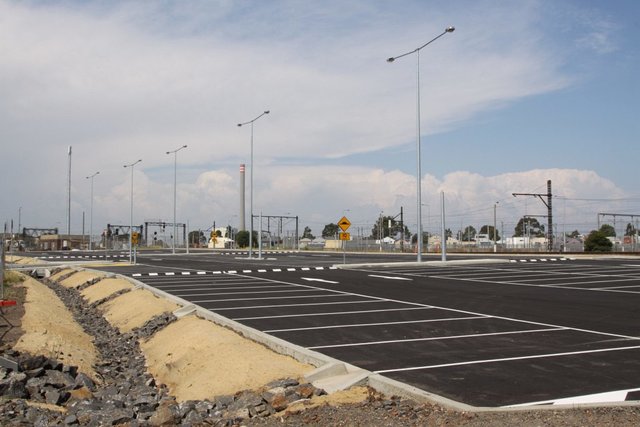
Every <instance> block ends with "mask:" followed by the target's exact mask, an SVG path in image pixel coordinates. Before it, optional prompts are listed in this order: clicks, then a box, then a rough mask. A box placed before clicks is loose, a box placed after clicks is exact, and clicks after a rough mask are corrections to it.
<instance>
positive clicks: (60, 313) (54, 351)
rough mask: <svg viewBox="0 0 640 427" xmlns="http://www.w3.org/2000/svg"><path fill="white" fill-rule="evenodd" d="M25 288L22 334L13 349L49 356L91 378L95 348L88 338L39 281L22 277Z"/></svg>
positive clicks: (93, 374)
mask: <svg viewBox="0 0 640 427" xmlns="http://www.w3.org/2000/svg"><path fill="white" fill-rule="evenodd" d="M23 286H24V287H25V288H26V290H27V295H26V300H25V303H24V308H25V314H24V317H23V318H22V326H21V328H22V330H23V331H24V334H23V335H22V337H21V338H20V340H19V341H18V343H17V344H16V345H15V347H14V348H15V349H16V350H18V351H21V352H28V353H31V354H43V355H45V356H49V357H53V358H56V359H58V360H59V361H61V362H63V363H64V364H66V365H76V366H78V369H79V370H80V371H81V372H83V373H85V374H86V375H88V376H90V377H91V378H93V379H94V380H95V378H96V375H95V372H94V370H93V368H92V366H93V364H94V363H95V362H96V360H97V352H96V350H95V348H94V346H93V342H92V338H91V337H90V336H89V335H87V334H86V333H85V332H84V331H83V330H82V328H81V327H80V325H78V324H77V323H76V322H75V320H74V319H73V317H72V316H71V314H70V313H69V311H68V310H67V308H66V307H65V306H64V304H63V303H62V301H60V299H59V298H58V296H57V295H56V294H55V293H54V292H53V291H52V290H51V289H49V288H48V287H47V286H45V285H43V284H42V283H40V282H38V281H36V280H34V279H31V278H29V277H25V281H24V282H23Z"/></svg>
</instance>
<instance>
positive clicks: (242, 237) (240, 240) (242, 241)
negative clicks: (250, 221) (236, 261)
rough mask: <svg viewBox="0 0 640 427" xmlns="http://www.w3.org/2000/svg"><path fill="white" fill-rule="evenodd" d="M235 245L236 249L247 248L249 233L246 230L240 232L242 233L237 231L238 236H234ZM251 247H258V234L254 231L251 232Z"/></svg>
mask: <svg viewBox="0 0 640 427" xmlns="http://www.w3.org/2000/svg"><path fill="white" fill-rule="evenodd" d="M236 243H237V244H238V247H240V248H246V247H248V246H249V231H248V230H242V231H238V234H236ZM252 243H253V247H254V248H257V247H258V232H257V231H256V230H253V242H252Z"/></svg>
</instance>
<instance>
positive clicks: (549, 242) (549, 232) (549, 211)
mask: <svg viewBox="0 0 640 427" xmlns="http://www.w3.org/2000/svg"><path fill="white" fill-rule="evenodd" d="M511 194H512V195H513V197H518V196H531V197H537V198H538V199H540V201H542V203H544V205H545V206H546V207H547V227H548V228H547V245H548V250H549V252H551V251H552V250H553V210H552V208H551V200H552V195H551V180H547V193H546V194H542V193H511ZM543 197H546V198H547V200H546V201H545V200H544V199H543Z"/></svg>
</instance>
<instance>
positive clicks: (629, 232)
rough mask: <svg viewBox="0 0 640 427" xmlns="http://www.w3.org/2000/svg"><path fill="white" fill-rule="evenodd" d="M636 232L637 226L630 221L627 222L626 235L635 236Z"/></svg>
mask: <svg viewBox="0 0 640 427" xmlns="http://www.w3.org/2000/svg"><path fill="white" fill-rule="evenodd" d="M636 232H637V230H636V227H635V226H634V225H633V224H631V223H628V224H627V229H626V230H625V232H624V235H625V236H635V235H636Z"/></svg>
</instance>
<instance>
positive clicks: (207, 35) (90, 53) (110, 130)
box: [0, 0, 640, 234]
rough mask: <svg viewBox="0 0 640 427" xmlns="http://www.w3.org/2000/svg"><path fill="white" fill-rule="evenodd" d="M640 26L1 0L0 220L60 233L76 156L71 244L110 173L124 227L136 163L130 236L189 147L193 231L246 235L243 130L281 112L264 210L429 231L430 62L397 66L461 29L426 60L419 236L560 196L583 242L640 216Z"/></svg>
mask: <svg viewBox="0 0 640 427" xmlns="http://www.w3.org/2000/svg"><path fill="white" fill-rule="evenodd" d="M639 17H640V3H638V2H636V1H631V0H629V1H623V0H615V1H577V0H576V1H569V0H567V1H550V0H540V1H518V2H513V1H456V2H448V3H446V4H444V2H437V1H398V2H384V1H326V2H303V1H269V2H262V1H223V0H220V1H179V2H178V1H175V2H171V1H166V2H136V1H126V2H117V1H109V2H101V1H94V2H92V1H83V2H76V1H56V2H53V1H26V2H25V1H20V2H18V1H9V0H0V90H1V91H2V94H3V96H2V97H0V140H2V158H3V159H5V162H4V163H5V167H4V168H2V170H1V171H0V178H1V179H2V190H3V191H2V192H3V203H2V206H1V207H0V216H1V218H2V219H3V220H4V221H7V220H10V219H14V220H15V221H16V222H17V211H18V207H22V212H23V219H24V220H23V225H27V226H33V227H49V226H59V227H60V226H61V225H62V224H64V223H65V215H66V162H67V158H66V152H67V146H68V145H72V146H73V147H74V148H73V149H74V157H73V168H72V169H73V174H72V229H74V230H76V231H79V230H80V227H81V220H80V218H81V215H82V212H83V211H84V212H85V213H86V214H87V215H88V209H89V186H88V182H87V180H86V179H85V176H88V175H90V174H92V173H93V172H95V171H98V170H99V171H100V172H101V174H100V175H99V176H98V177H97V178H96V181H95V183H96V185H95V199H94V222H95V223H96V224H100V227H102V226H103V225H104V224H106V223H119V222H126V221H127V220H128V207H129V206H128V200H129V193H128V192H129V175H128V173H126V171H125V170H124V169H123V168H122V165H124V164H125V163H131V162H133V161H135V160H136V159H138V158H142V159H143V162H142V163H141V164H140V165H139V166H137V168H138V169H136V175H135V182H136V186H135V193H136V196H135V200H136V213H137V215H136V221H135V222H137V223H140V222H143V221H144V220H151V219H163V220H170V219H171V218H172V212H173V206H172V201H173V198H172V195H173V187H172V186H173V163H172V158H170V157H169V156H167V155H166V154H165V152H166V151H169V150H172V149H174V148H177V147H179V146H181V145H182V144H188V146H189V147H188V149H186V150H183V151H181V152H180V156H179V174H178V183H179V197H178V202H179V208H178V212H179V214H178V216H179V218H178V220H179V221H182V222H186V221H189V222H190V224H192V225H193V226H194V227H207V226H209V225H210V224H211V223H212V221H213V220H217V223H218V224H220V223H232V224H233V225H237V223H238V215H239V211H238V205H239V189H238V185H239V184H238V172H237V171H238V165H239V164H240V163H247V164H249V150H248V145H249V130H248V129H247V128H240V129H239V128H237V126H236V124H237V123H238V122H244V121H248V120H251V119H252V118H254V117H256V116H257V115H258V114H260V113H261V112H262V111H263V110H265V109H269V110H271V114H269V116H266V117H264V118H261V119H260V121H259V122H256V126H255V129H254V130H255V169H254V171H255V193H254V197H255V209H254V210H255V211H256V213H257V212H258V211H260V210H261V211H263V212H264V213H265V214H269V215H281V214H286V213H289V214H294V215H299V216H300V218H301V225H302V226H305V225H309V226H311V227H312V229H313V230H314V232H315V233H316V234H318V233H320V231H321V230H322V228H323V226H324V224H327V223H329V222H335V221H337V220H338V219H339V218H340V217H341V216H342V215H343V214H344V213H345V212H349V215H350V219H351V220H352V223H354V224H357V225H358V226H361V227H365V228H366V227H369V228H370V227H371V225H372V224H373V222H375V220H376V218H377V216H378V215H379V214H380V212H384V213H385V214H394V215H395V214H396V213H397V212H398V211H399V209H400V206H403V207H404V211H405V213H406V215H407V217H406V218H407V223H408V225H409V228H410V229H412V230H413V231H415V223H416V215H415V210H416V209H415V203H416V201H415V199H416V198H415V173H416V168H415V124H416V108H415V94H416V87H415V76H416V68H415V55H412V56H408V57H405V58H402V59H400V60H398V61H396V62H394V63H392V64H389V63H387V62H386V61H385V59H386V58H387V57H389V56H394V55H398V54H401V53H404V52H407V51H410V50H412V49H414V48H416V47H418V46H420V45H422V44H423V43H424V42H426V41H428V40H429V39H431V38H433V37H434V36H436V35H438V34H439V33H440V32H442V31H443V30H444V28H445V27H447V26H449V25H454V26H455V27H456V31H455V32H454V33H451V34H446V35H445V36H444V37H442V38H441V39H439V40H437V41H436V42H435V43H434V44H432V45H430V46H428V47H427V48H425V49H424V50H423V51H422V52H421V63H420V74H421V95H422V96H421V108H422V111H421V119H422V120H421V126H422V147H423V150H422V151H423V199H424V202H425V204H427V205H428V209H427V211H428V215H429V217H430V218H429V219H428V220H427V219H426V218H425V219H424V221H425V222H427V223H428V225H429V226H430V227H431V228H432V229H434V230H435V229H437V221H439V217H438V218H436V217H437V214H436V213H435V212H438V211H439V207H438V206H439V193H440V192H441V191H444V192H445V195H446V200H447V211H448V212H450V214H451V218H452V220H451V222H452V224H453V225H452V226H451V228H452V229H454V231H455V230H457V228H460V225H459V224H458V223H460V222H462V225H463V226H464V225H467V223H468V224H470V225H473V226H474V227H476V228H479V227H480V226H482V225H484V224H486V223H487V222H489V221H490V219H492V215H493V210H492V207H493V204H494V203H495V202H496V201H499V202H500V204H499V205H500V209H499V213H498V215H499V221H501V222H504V223H505V224H506V225H505V229H506V230H507V234H509V231H508V230H509V229H512V228H513V226H514V225H515V223H516V222H517V220H518V218H519V217H520V216H522V215H524V214H532V213H539V212H538V210H540V211H542V210H543V209H542V206H537V205H536V201H535V200H530V201H523V200H520V199H518V200H516V199H513V198H512V197H511V193H512V192H537V191H542V190H544V191H546V189H545V185H546V180H547V179H552V180H553V182H554V194H555V195H556V196H558V197H559V198H558V199H557V201H556V203H555V206H556V209H557V211H556V217H557V218H558V228H562V229H571V230H573V229H576V228H577V229H579V230H580V231H582V232H588V231H589V230H590V229H593V228H595V225H596V215H597V213H598V212H602V211H606V212H625V213H640V191H639V190H638V189H637V176H638V173H637V170H638V167H637V163H638V158H640V156H639V155H640V148H639V146H640V144H638V135H640V125H639V124H638V119H637V117H638V111H640V101H639V99H640V96H639V95H640V93H638V92H639V89H638V87H639V84H638V77H637V74H638V73H637V70H638V69H639V67H638V65H639V63H640V57H639V52H640V50H639V48H638V46H639V45H640V43H638V42H640V25H638V19H639ZM6 159H12V160H11V161H7V160H6ZM247 178H248V177H247ZM247 182H248V179H247ZM248 194H249V188H248V187H247V198H248ZM584 199H588V200H584ZM560 206H562V208H560ZM247 209H248V203H247ZM560 209H562V212H560ZM247 215H248V212H247ZM412 223H413V226H412ZM96 228H98V226H96Z"/></svg>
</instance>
